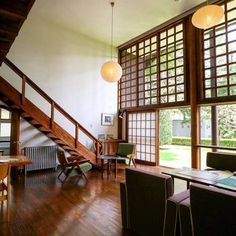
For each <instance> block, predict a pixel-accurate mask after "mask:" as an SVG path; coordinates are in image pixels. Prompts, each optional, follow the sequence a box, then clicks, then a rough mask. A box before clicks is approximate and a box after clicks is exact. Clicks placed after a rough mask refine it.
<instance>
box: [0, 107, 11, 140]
mask: <svg viewBox="0 0 236 236" xmlns="http://www.w3.org/2000/svg"><path fill="white" fill-rule="evenodd" d="M10 135H11V113H10V112H9V111H7V110H5V109H0V138H1V137H10Z"/></svg>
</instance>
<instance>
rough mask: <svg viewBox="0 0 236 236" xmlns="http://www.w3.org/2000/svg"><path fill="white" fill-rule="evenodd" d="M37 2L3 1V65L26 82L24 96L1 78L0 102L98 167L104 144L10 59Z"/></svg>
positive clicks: (0, 9) (0, 50) (0, 17)
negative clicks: (29, 92)
mask: <svg viewBox="0 0 236 236" xmlns="http://www.w3.org/2000/svg"><path fill="white" fill-rule="evenodd" d="M34 2H35V0H1V1H0V65H1V64H2V63H3V62H5V64H6V65H7V66H8V67H9V68H10V69H12V70H13V71H14V72H15V73H16V74H17V75H18V76H19V77H20V78H21V80H22V88H21V93H20V92H19V91H18V90H16V89H15V88H14V87H13V86H12V85H10V84H9V83H8V82H7V81H6V80H5V79H4V78H2V77H1V76H0V100H2V101H3V102H5V103H6V104H7V105H8V107H9V108H10V109H11V110H15V111H18V112H19V114H20V115H21V117H23V118H24V119H25V120H27V121H28V122H29V123H30V124H32V125H33V126H34V127H36V128H37V129H38V130H39V131H41V132H42V133H44V134H45V135H46V136H47V137H48V138H50V139H51V140H53V141H54V142H55V143H56V144H58V145H59V146H61V147H62V148H63V149H64V150H66V151H67V152H69V153H70V154H71V155H76V156H83V157H84V158H86V159H89V160H90V162H91V163H93V164H97V160H98V156H99V153H100V148H101V143H100V142H99V141H98V140H97V139H96V138H95V137H94V136H93V135H92V134H90V133H89V132H88V131H87V130H86V129H85V128H83V127H82V126H81V125H80V124H79V123H78V122H77V121H76V120H75V119H74V118H73V117H71V116H70V115H69V114H68V113H67V112H66V111H65V110H64V109H63V108H61V107H60V106H59V105H58V104H57V103H56V102H55V101H54V100H53V99H51V98H50V97H49V96H48V95H47V94H46V93H45V92H44V91H42V90H41V89H40V88H39V87H38V86H37V85H36V84H35V83H34V82H33V81H32V80H30V79H29V78H28V77H27V76H26V75H25V74H24V73H23V72H22V71H20V70H19V69H18V68H17V67H16V66H15V65H14V64H13V63H12V62H10V61H9V60H8V59H7V58H6V55H7V53H8V52H9V50H10V47H11V45H12V43H13V42H14V40H15V38H16V36H17V35H18V33H19V31H20V28H21V26H22V24H23V23H24V21H25V20H26V18H27V15H28V13H29V11H30V9H31V8H32V6H33V4H34ZM26 85H29V86H30V87H31V88H33V89H34V90H35V91H36V92H38V94H40V95H41V96H42V97H43V98H44V99H45V100H46V101H47V102H48V103H49V104H50V106H51V114H50V117H49V115H46V114H45V113H44V112H43V111H42V110H40V109H39V108H38V107H37V106H36V105H34V104H33V103H32V102H31V101H30V100H29V99H27V98H26V96H25V94H26V88H27V86H26ZM55 111H57V112H59V113H60V114H62V115H63V116H64V117H65V118H66V119H67V120H69V121H70V122H71V123H72V124H73V125H74V127H75V132H74V135H71V134H69V133H68V132H67V131H66V130H65V129H64V128H63V127H60V126H59V125H58V124H57V123H56V122H55V121H54V113H55ZM79 132H82V133H83V134H85V135H86V136H87V137H88V138H89V139H90V140H92V142H93V143H94V146H95V149H96V151H95V152H93V151H91V150H89V149H88V148H87V147H85V146H84V145H83V144H82V143H80V142H79V140H78V139H79Z"/></svg>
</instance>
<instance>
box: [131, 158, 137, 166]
mask: <svg viewBox="0 0 236 236" xmlns="http://www.w3.org/2000/svg"><path fill="white" fill-rule="evenodd" d="M132 162H133V164H134V167H135V168H136V163H135V160H134V159H133V158H132Z"/></svg>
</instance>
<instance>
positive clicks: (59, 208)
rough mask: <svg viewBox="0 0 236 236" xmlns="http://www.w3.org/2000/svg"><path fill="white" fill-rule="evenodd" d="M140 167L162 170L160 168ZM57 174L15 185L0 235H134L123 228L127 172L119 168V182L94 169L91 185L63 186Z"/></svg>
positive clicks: (44, 174) (1, 216)
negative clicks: (123, 187) (122, 193)
mask: <svg viewBox="0 0 236 236" xmlns="http://www.w3.org/2000/svg"><path fill="white" fill-rule="evenodd" d="M138 168H142V169H147V170H150V171H154V172H159V171H160V168H158V167H145V166H138ZM57 175H58V172H53V171H46V172H45V171H44V172H39V173H32V174H28V175H27V177H26V178H25V179H24V178H21V179H18V180H17V181H14V182H12V189H11V193H12V195H11V196H12V197H11V221H10V223H9V224H8V223H6V217H5V216H6V214H5V208H6V207H5V206H4V207H3V210H1V211H0V235H2V236H4V235H12V236H28V235H29V236H30V235H32V236H62V235H63V236H64V235H68V236H70V235H71V236H122V235H123V236H131V235H134V234H133V233H131V232H126V231H123V230H122V226H121V213H120V193H119V183H120V182H121V181H123V180H124V169H119V172H118V177H117V180H115V178H114V176H112V177H111V178H110V179H107V178H106V176H104V177H105V178H104V179H103V180H102V179H101V173H100V172H99V171H97V170H93V171H90V172H89V173H88V179H89V181H88V182H86V181H85V180H84V179H80V180H79V181H77V180H78V179H77V178H74V177H72V178H70V179H68V180H67V181H66V182H65V183H64V184H62V183H61V182H60V181H59V180H58V179H57ZM175 184H176V183H175ZM177 184H178V183H177ZM182 185H183V184H182ZM179 186H181V184H180V185H179ZM178 189H181V187H178Z"/></svg>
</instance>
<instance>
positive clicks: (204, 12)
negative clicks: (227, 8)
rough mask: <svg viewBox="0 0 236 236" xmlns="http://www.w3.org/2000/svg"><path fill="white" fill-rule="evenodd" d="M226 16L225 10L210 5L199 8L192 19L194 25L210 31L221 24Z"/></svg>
mask: <svg viewBox="0 0 236 236" xmlns="http://www.w3.org/2000/svg"><path fill="white" fill-rule="evenodd" d="M223 16H224V10H223V8H222V7H221V6H218V5H213V4H209V1H208V0H207V5H206V6H204V7H201V8H199V9H198V10H197V11H196V12H195V13H194V14H193V17H192V23H193V25H194V26H195V27H197V28H199V29H208V28H211V27H213V26H215V25H217V24H219V23H220V21H221V19H222V17H223Z"/></svg>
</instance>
